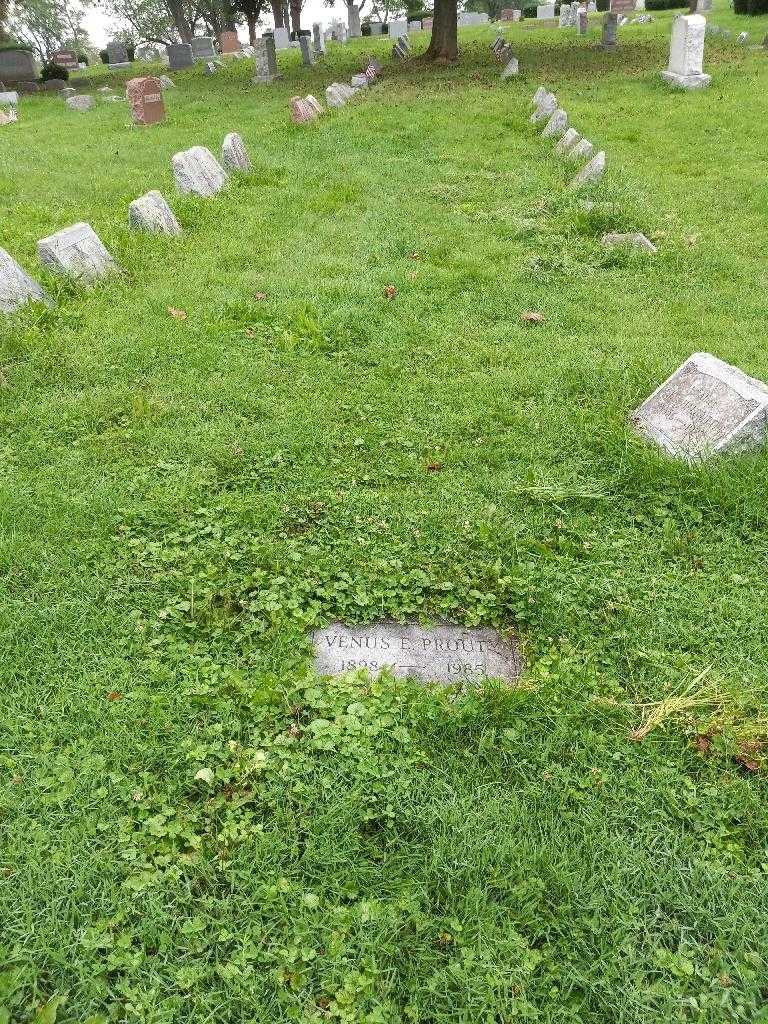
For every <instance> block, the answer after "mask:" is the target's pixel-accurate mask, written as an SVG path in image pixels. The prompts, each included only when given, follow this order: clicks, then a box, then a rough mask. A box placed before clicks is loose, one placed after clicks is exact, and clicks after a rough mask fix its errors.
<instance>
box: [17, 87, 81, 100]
mask: <svg viewBox="0 0 768 1024" xmlns="http://www.w3.org/2000/svg"><path fill="white" fill-rule="evenodd" d="M2 95H3V94H2V93H0V103H2V102H3V100H2ZM60 95H61V98H62V99H63V100H68V99H69V97H70V96H76V95H77V89H73V88H72V86H71V85H68V86H67V87H66V89H62V90H61V94H60Z"/></svg>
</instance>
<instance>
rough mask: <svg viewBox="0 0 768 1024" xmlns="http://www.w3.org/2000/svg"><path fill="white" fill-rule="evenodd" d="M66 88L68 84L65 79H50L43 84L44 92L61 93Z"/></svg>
mask: <svg viewBox="0 0 768 1024" xmlns="http://www.w3.org/2000/svg"><path fill="white" fill-rule="evenodd" d="M66 87H67V83H66V82H65V81H64V79H63V78H48V79H46V80H45V81H44V82H43V84H42V90H43V92H61V90H62V89H66Z"/></svg>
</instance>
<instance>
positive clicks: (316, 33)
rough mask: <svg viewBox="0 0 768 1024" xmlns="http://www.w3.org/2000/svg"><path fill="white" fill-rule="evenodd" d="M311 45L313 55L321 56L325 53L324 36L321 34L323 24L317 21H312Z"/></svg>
mask: <svg viewBox="0 0 768 1024" xmlns="http://www.w3.org/2000/svg"><path fill="white" fill-rule="evenodd" d="M312 46H313V48H314V51H315V57H322V56H323V55H324V54H325V37H324V35H323V26H322V25H321V24H320V22H319V21H315V22H313V23H312Z"/></svg>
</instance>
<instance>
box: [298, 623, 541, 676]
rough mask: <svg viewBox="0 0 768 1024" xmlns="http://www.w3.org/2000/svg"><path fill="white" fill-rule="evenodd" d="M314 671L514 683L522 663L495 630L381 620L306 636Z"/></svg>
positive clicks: (340, 625) (337, 625) (338, 625)
mask: <svg viewBox="0 0 768 1024" xmlns="http://www.w3.org/2000/svg"><path fill="white" fill-rule="evenodd" d="M312 641H313V644H314V649H315V663H314V667H315V671H316V672H317V673H318V674H320V675H340V674H341V673H342V672H349V671H352V670H355V669H367V670H368V671H369V672H370V673H371V674H377V673H378V672H381V671H382V670H383V669H388V670H389V671H390V672H391V673H392V674H393V675H394V676H397V677H398V678H399V679H407V678H412V679H418V680H419V681H420V682H424V683H429V682H435V683H461V682H473V683H479V682H481V681H482V680H484V679H487V678H492V679H504V680H505V681H507V682H514V681H515V680H516V679H518V678H519V677H520V675H521V674H522V671H523V667H524V666H523V659H522V657H521V655H520V652H519V650H518V648H517V645H516V644H515V643H514V642H509V641H507V640H505V639H504V638H503V637H502V636H501V635H500V634H499V633H498V632H497V631H496V630H495V629H486V628H481V627H466V626H454V625H448V624H438V625H435V626H432V627H431V628H429V629H426V628H424V627H422V626H420V625H419V624H418V623H413V622H412V623H405V624H402V625H401V624H400V623H397V622H391V621H384V622H377V623H373V624H372V625H370V626H346V625H344V624H343V623H340V622H335V623H332V624H331V625H330V626H327V627H325V628H324V629H318V630H316V631H315V632H314V633H313V635H312Z"/></svg>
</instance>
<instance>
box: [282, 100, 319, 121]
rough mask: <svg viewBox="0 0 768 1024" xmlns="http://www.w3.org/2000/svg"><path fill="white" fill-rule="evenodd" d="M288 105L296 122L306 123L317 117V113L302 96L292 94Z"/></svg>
mask: <svg viewBox="0 0 768 1024" xmlns="http://www.w3.org/2000/svg"><path fill="white" fill-rule="evenodd" d="M288 107H289V109H290V111H291V120H292V121H293V123H294V124H306V123H307V122H309V121H314V120H315V118H316V117H317V113H316V112H315V111H314V110H313V109H312V107H311V106H310V105H309V104H308V103H307V101H306V100H304V99H302V98H301V96H291V98H290V99H289V100H288Z"/></svg>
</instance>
